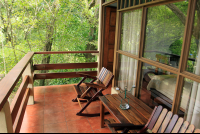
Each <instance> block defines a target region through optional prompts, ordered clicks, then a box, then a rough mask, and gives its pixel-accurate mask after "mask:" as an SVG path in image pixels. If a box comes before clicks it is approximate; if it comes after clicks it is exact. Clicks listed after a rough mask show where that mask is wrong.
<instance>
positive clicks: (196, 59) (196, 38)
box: [187, 0, 200, 75]
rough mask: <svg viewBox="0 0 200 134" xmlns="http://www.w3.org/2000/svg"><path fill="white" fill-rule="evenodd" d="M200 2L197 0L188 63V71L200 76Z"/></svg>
mask: <svg viewBox="0 0 200 134" xmlns="http://www.w3.org/2000/svg"><path fill="white" fill-rule="evenodd" d="M199 6H200V0H197V3H196V10H195V18H194V24H193V30H192V38H191V43H190V51H189V57H188V62H187V71H189V72H191V73H194V74H197V75H200V53H199V49H200V47H199V42H200V34H199V33H200V7H199Z"/></svg>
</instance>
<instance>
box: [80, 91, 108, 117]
mask: <svg viewBox="0 0 200 134" xmlns="http://www.w3.org/2000/svg"><path fill="white" fill-rule="evenodd" d="M101 92H102V90H100V91H99V92H97V93H96V94H95V95H94V96H93V97H92V98H91V99H90V100H89V102H88V103H87V104H86V105H85V106H84V107H83V108H82V109H81V110H80V111H79V112H78V113H77V114H76V115H79V116H89V117H94V116H100V113H97V114H84V113H82V112H83V111H84V110H85V109H86V108H87V107H88V106H89V105H90V103H91V102H92V101H94V100H95V99H96V98H97V96H98V95H99V94H100V93H101ZM105 114H109V112H106V113H105Z"/></svg>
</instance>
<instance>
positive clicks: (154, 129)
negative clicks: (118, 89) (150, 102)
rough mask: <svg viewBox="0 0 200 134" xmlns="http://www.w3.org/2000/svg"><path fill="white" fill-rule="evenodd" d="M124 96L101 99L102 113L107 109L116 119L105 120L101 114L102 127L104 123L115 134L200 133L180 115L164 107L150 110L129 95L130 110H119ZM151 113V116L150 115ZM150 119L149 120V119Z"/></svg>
mask: <svg viewBox="0 0 200 134" xmlns="http://www.w3.org/2000/svg"><path fill="white" fill-rule="evenodd" d="M122 97H123V94H119V95H116V94H115V95H106V96H102V97H100V100H101V113H103V112H104V110H105V109H104V108H106V109H107V110H108V111H109V112H110V113H111V114H112V115H113V117H114V118H115V120H113V119H109V120H104V114H101V127H104V123H105V124H106V125H107V126H108V127H109V128H110V130H111V131H112V132H113V133H116V132H123V133H127V132H131V133H135V132H138V133H145V132H150V133H193V132H194V133H199V132H200V129H196V130H195V126H194V125H190V124H189V122H188V121H185V122H184V119H183V118H181V117H180V118H179V117H178V115H176V114H175V115H173V113H172V112H171V111H169V112H168V110H167V109H166V108H164V109H163V107H162V106H158V107H157V106H156V107H155V108H154V110H153V111H152V110H151V109H149V108H148V106H146V105H145V104H144V103H143V102H141V101H140V100H139V99H137V98H135V97H133V96H131V95H129V98H130V99H131V98H132V99H131V100H130V106H131V107H130V109H129V110H121V109H120V108H119V105H120V99H121V98H122ZM150 112H151V114H150ZM147 118H148V119H147Z"/></svg>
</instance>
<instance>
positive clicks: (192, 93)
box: [180, 78, 200, 128]
mask: <svg viewBox="0 0 200 134" xmlns="http://www.w3.org/2000/svg"><path fill="white" fill-rule="evenodd" d="M180 110H183V111H185V114H184V119H185V120H187V121H189V122H190V123H191V124H193V125H195V127H196V128H200V84H199V83H198V82H195V81H192V80H190V79H187V78H185V81H184V87H183V92H182V99H181V104H180Z"/></svg>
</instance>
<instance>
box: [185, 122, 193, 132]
mask: <svg viewBox="0 0 200 134" xmlns="http://www.w3.org/2000/svg"><path fill="white" fill-rule="evenodd" d="M194 129H195V126H194V125H193V124H191V125H190V126H189V127H188V129H187V131H186V132H185V133H193V132H194Z"/></svg>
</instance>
